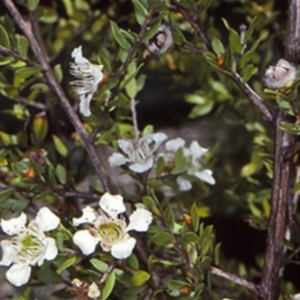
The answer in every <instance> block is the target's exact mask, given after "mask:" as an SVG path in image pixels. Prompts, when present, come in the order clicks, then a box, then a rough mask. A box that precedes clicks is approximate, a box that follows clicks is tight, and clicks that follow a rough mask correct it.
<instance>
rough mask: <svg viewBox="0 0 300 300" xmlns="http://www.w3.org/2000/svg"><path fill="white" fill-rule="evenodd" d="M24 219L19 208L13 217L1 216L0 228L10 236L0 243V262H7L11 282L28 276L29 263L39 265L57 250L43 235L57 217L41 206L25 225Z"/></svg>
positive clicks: (20, 283)
mask: <svg viewBox="0 0 300 300" xmlns="http://www.w3.org/2000/svg"><path fill="white" fill-rule="evenodd" d="M26 221H27V217H26V215H25V214H24V213H23V212H22V213H21V215H20V216H19V217H17V218H12V219H10V220H3V219H1V227H2V230H3V231H4V232H5V233H6V234H8V235H11V236H13V237H12V238H11V239H10V240H3V241H1V243H0V244H1V247H2V252H3V255H2V260H1V261H0V266H10V265H11V267H10V268H9V269H8V271H7V272H6V278H7V280H8V281H9V282H10V283H11V284H13V285H15V286H21V285H23V284H25V283H26V282H27V281H28V280H29V277H30V273H31V266H35V265H38V266H41V265H42V264H43V262H44V260H45V259H46V260H53V259H54V258H55V257H56V256H57V253H58V250H57V247H56V245H55V240H54V239H53V238H50V237H46V236H45V234H44V232H46V231H50V230H53V229H55V228H57V227H58V225H59V222H60V220H59V218H58V217H57V216H56V215H54V214H53V213H52V212H51V211H50V210H49V209H48V208H47V207H43V208H41V209H40V210H39V212H38V213H37V216H36V218H35V220H33V221H31V222H30V223H29V224H28V226H27V227H26V226H25V224H26Z"/></svg>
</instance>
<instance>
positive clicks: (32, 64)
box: [0, 45, 40, 67]
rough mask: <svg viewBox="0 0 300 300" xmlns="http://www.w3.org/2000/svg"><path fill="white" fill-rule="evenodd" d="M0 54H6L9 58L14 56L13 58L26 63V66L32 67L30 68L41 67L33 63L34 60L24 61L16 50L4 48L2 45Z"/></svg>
mask: <svg viewBox="0 0 300 300" xmlns="http://www.w3.org/2000/svg"><path fill="white" fill-rule="evenodd" d="M0 52H1V53H3V54H5V55H9V56H12V57H13V58H15V59H17V60H22V61H24V62H25V63H26V64H28V65H30V66H33V67H39V66H40V65H39V64H37V63H36V62H33V61H32V60H30V59H28V58H27V59H23V58H22V57H21V56H20V55H19V54H18V53H17V52H15V51H14V50H12V49H9V48H6V47H3V46H1V45H0Z"/></svg>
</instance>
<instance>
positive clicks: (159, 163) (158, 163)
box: [156, 156, 166, 176]
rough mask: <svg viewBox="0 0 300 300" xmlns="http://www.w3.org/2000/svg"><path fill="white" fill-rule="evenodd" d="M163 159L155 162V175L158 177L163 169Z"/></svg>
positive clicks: (160, 158)
mask: <svg viewBox="0 0 300 300" xmlns="http://www.w3.org/2000/svg"><path fill="white" fill-rule="evenodd" d="M165 165H166V162H165V159H164V157H163V156H160V157H159V158H158V159H157V161H156V175H157V176H159V175H160V174H161V173H162V172H163V171H164V169H165Z"/></svg>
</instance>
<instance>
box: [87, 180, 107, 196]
mask: <svg viewBox="0 0 300 300" xmlns="http://www.w3.org/2000/svg"><path fill="white" fill-rule="evenodd" d="M89 183H90V186H91V187H92V188H93V189H94V190H95V191H97V192H99V193H103V192H104V188H103V185H102V183H101V181H100V180H99V179H91V180H90V181H89Z"/></svg>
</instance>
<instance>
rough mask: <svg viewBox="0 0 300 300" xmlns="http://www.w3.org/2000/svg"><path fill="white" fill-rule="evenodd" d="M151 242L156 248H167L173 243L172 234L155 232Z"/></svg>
mask: <svg viewBox="0 0 300 300" xmlns="http://www.w3.org/2000/svg"><path fill="white" fill-rule="evenodd" d="M151 240H152V242H153V243H154V244H156V245H157V246H167V245H169V244H174V242H175V238H174V236H173V235H172V234H170V233H168V232H163V231H160V232H157V233H156V234H155V235H154V236H153V237H152V239H151Z"/></svg>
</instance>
